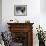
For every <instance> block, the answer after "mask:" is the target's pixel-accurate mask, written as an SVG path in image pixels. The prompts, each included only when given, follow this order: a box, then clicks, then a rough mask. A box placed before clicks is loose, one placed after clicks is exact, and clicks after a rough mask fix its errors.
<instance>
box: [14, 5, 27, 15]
mask: <svg viewBox="0 0 46 46" xmlns="http://www.w3.org/2000/svg"><path fill="white" fill-rule="evenodd" d="M26 15H27V5H14V16H26Z"/></svg>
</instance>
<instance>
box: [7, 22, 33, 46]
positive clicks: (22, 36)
mask: <svg viewBox="0 0 46 46" xmlns="http://www.w3.org/2000/svg"><path fill="white" fill-rule="evenodd" d="M7 24H8V25H9V27H8V28H9V31H11V33H12V39H13V41H15V42H18V43H23V45H22V46H33V30H32V29H33V27H32V25H33V23H7Z"/></svg>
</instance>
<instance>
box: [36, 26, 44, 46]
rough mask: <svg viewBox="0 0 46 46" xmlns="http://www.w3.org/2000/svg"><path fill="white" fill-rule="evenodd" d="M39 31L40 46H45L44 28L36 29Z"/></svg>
mask: <svg viewBox="0 0 46 46" xmlns="http://www.w3.org/2000/svg"><path fill="white" fill-rule="evenodd" d="M36 29H37V34H36V35H38V40H39V46H45V35H44V32H43V29H42V27H40V25H39V28H36Z"/></svg>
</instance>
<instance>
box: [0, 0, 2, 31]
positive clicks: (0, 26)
mask: <svg viewBox="0 0 46 46" xmlns="http://www.w3.org/2000/svg"><path fill="white" fill-rule="evenodd" d="M0 31H2V0H0Z"/></svg>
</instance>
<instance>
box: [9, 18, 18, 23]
mask: <svg viewBox="0 0 46 46" xmlns="http://www.w3.org/2000/svg"><path fill="white" fill-rule="evenodd" d="M9 23H19V21H18V20H17V19H11V20H10V21H9Z"/></svg>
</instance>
